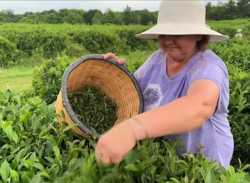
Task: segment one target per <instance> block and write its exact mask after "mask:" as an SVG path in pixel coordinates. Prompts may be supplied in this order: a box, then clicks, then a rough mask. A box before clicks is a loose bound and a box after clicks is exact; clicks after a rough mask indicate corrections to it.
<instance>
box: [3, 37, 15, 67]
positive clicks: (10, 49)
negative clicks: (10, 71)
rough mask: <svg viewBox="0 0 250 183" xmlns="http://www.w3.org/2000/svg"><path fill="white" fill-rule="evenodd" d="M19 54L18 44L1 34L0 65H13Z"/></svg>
mask: <svg viewBox="0 0 250 183" xmlns="http://www.w3.org/2000/svg"><path fill="white" fill-rule="evenodd" d="M17 54H18V51H17V48H16V44H15V43H12V42H10V41H9V40H8V39H6V38H4V37H2V36H0V66H1V67H6V66H13V65H14V64H15V63H16V62H17V60H16V58H17Z"/></svg>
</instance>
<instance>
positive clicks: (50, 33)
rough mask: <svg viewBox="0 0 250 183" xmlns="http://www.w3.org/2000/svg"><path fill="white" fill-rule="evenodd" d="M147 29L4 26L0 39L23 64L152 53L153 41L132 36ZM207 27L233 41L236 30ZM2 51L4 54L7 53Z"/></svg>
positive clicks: (132, 26)
mask: <svg viewBox="0 0 250 183" xmlns="http://www.w3.org/2000/svg"><path fill="white" fill-rule="evenodd" d="M150 27H151V26H149V25H147V26H134V25H129V26H124V25H120V26H116V25H102V26H100V25H92V26H86V25H74V26H72V25H68V24H62V25H46V24H39V25H28V24H4V25H2V26H1V27H0V35H1V36H3V37H4V38H5V39H8V40H10V41H11V44H12V45H16V49H17V50H18V51H20V52H21V53H22V55H21V58H20V57H19V59H18V60H17V61H16V63H17V64H23V63H24V61H23V58H25V59H26V58H27V57H28V58H29V57H34V58H36V57H38V56H39V58H40V57H43V58H46V59H49V58H55V57H56V55H58V54H62V53H64V54H66V55H67V56H70V57H80V56H82V55H84V54H88V53H99V54H103V53H107V52H113V53H115V54H128V53H129V52H131V51H135V50H144V51H147V50H155V49H157V46H158V45H157V44H158V43H157V41H156V40H151V39H140V38H137V37H136V36H135V35H136V34H139V33H141V32H143V31H145V30H147V29H148V28H150ZM211 27H212V28H213V29H215V30H217V31H219V32H221V33H222V34H226V35H228V36H229V37H230V38H233V37H234V35H235V33H236V30H237V27H232V26H230V25H227V26H221V25H219V26H218V24H215V23H212V26H211ZM228 44H231V43H228ZM224 46H226V45H225V44H224ZM13 49H14V48H13ZM4 51H5V52H6V53H7V52H8V49H7V48H6V49H4ZM12 53H14V52H13V51H12ZM9 60H11V57H10V59H9ZM38 60H39V59H38ZM33 63H36V62H33Z"/></svg>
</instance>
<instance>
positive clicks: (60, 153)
mask: <svg viewBox="0 0 250 183" xmlns="http://www.w3.org/2000/svg"><path fill="white" fill-rule="evenodd" d="M73 126H74V125H69V126H66V125H65V123H64V125H62V126H59V122H58V118H57V117H56V114H55V108H54V106H53V105H47V104H46V103H45V102H44V101H43V100H41V99H40V98H39V97H31V98H29V99H27V98H23V97H22V95H21V94H20V93H16V92H13V91H10V90H6V91H3V92H2V91H1V92H0V136H1V138H0V147H1V151H0V156H1V159H0V182H2V183H10V182H12V183H19V182H20V183H21V182H22V183H57V182H58V183H59V182H60V183H80V182H88V183H98V182H110V183H122V182H143V183H151V182H159V183H166V182H168V183H177V182H180V183H184V182H197V183H203V182H206V183H207V182H209V183H210V182H223V183H228V182H241V183H247V182H249V181H250V177H249V175H248V173H246V172H244V170H245V169H246V168H248V166H249V165H244V166H243V165H241V164H240V168H239V169H235V168H233V167H232V166H231V167H230V169H229V170H228V171H227V170H225V169H224V168H223V167H221V166H219V165H218V164H217V163H215V162H211V161H208V160H207V159H206V158H205V157H203V156H202V154H199V156H198V157H195V156H194V155H193V154H185V155H183V157H182V158H181V157H178V156H177V155H176V152H175V149H176V147H178V144H179V142H175V143H173V142H171V141H165V140H164V141H162V139H161V138H158V139H149V140H145V141H142V142H140V143H139V144H138V145H137V146H136V147H135V148H134V149H133V150H132V151H131V152H130V153H129V154H128V155H127V156H126V157H125V159H124V160H123V161H122V162H121V163H120V164H119V165H109V166H102V165H99V164H97V163H96V161H95V156H94V147H95V142H96V140H97V139H96V138H93V139H91V140H89V141H86V140H84V139H82V138H81V137H79V136H78V135H77V134H75V133H73V131H72V130H71V128H72V127H73Z"/></svg>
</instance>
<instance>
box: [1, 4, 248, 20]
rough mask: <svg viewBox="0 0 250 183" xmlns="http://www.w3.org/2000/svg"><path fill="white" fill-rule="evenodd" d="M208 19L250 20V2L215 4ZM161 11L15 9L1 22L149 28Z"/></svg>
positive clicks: (3, 14) (209, 8)
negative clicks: (17, 11)
mask: <svg viewBox="0 0 250 183" xmlns="http://www.w3.org/2000/svg"><path fill="white" fill-rule="evenodd" d="M206 11H207V14H206V19H207V20H232V19H237V18H250V0H237V1H234V0H229V1H228V2H219V3H218V4H217V5H213V4H212V3H211V2H208V3H207V4H206ZM157 15H158V11H154V12H150V11H148V10H147V9H143V10H132V9H131V7H130V6H126V7H125V8H124V10H123V11H122V12H116V11H113V10H111V9H107V10H106V11H105V12H104V13H103V12H101V11H100V10H98V9H92V10H88V11H85V10H83V9H60V10H58V11H56V10H54V9H51V10H45V11H42V12H25V13H24V14H15V13H14V11H13V10H11V9H8V10H2V11H1V12H0V22H2V23H31V24H40V23H47V24H62V23H68V24H87V25H93V24H115V25H129V24H140V25H149V24H155V23H156V22H157Z"/></svg>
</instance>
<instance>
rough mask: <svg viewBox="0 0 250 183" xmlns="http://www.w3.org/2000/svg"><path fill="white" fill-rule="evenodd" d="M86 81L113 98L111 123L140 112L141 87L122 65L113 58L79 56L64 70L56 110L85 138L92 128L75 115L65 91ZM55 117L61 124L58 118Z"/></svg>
mask: <svg viewBox="0 0 250 183" xmlns="http://www.w3.org/2000/svg"><path fill="white" fill-rule="evenodd" d="M88 84H92V85H94V86H97V87H99V88H100V90H101V91H103V92H104V93H105V94H106V95H107V96H109V97H110V98H112V99H114V100H115V101H116V103H117V109H118V110H117V116H118V119H117V121H116V122H115V123H114V125H115V124H118V123H120V122H122V121H124V120H126V119H128V118H130V117H132V116H135V115H137V114H140V113H142V112H143V106H144V103H143V97H142V92H141V89H140V87H139V84H138V83H137V80H136V79H135V78H134V76H133V75H132V74H131V73H130V71H129V70H128V69H127V68H126V67H125V66H123V65H120V64H117V62H116V61H114V60H112V59H108V60H105V59H104V58H103V55H97V54H92V55H87V56H84V57H81V58H79V59H78V60H76V62H74V63H73V64H72V65H70V66H69V67H68V68H67V69H66V71H65V73H64V76H63V78H62V87H61V91H60V92H59V94H58V96H57V101H56V113H57V115H59V116H60V115H61V112H62V110H63V112H64V115H65V122H66V123H68V124H72V123H75V124H77V127H76V126H75V127H74V128H73V130H74V131H75V132H76V133H77V134H79V135H81V136H83V137H84V138H86V139H89V138H91V136H92V135H93V134H92V131H91V130H90V129H89V128H88V127H87V126H86V125H84V124H83V123H82V122H81V121H80V120H79V119H78V118H77V116H76V114H75V113H74V111H73V109H72V107H71V105H70V103H69V100H68V92H73V91H76V90H78V89H79V88H82V87H83V86H86V85H88ZM58 119H59V122H60V124H62V119H61V117H58ZM98 135H99V134H98Z"/></svg>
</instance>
